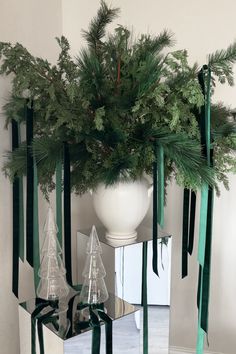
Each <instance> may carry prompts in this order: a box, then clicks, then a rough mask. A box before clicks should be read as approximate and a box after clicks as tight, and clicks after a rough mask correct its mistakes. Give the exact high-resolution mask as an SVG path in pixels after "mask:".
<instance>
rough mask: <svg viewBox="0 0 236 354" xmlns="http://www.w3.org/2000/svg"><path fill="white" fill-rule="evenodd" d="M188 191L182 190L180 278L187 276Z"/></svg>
mask: <svg viewBox="0 0 236 354" xmlns="http://www.w3.org/2000/svg"><path fill="white" fill-rule="evenodd" d="M189 195H190V191H189V189H187V188H185V189H184V200H183V228H182V278H184V277H186V276H187V275H188V229H189Z"/></svg>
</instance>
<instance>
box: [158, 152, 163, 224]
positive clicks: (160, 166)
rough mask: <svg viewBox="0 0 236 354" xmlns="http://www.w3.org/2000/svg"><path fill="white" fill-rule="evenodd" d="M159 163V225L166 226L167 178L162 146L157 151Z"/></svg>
mask: <svg viewBox="0 0 236 354" xmlns="http://www.w3.org/2000/svg"><path fill="white" fill-rule="evenodd" d="M157 161H158V218H157V221H158V224H159V225H160V227H161V228H163V226H164V204H165V176H164V150H163V147H162V146H161V145H159V146H158V149H157Z"/></svg>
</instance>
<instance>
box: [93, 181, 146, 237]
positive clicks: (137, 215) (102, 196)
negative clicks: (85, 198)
mask: <svg viewBox="0 0 236 354" xmlns="http://www.w3.org/2000/svg"><path fill="white" fill-rule="evenodd" d="M152 190H153V188H152V186H150V184H149V183H148V181H147V180H146V179H145V178H141V179H139V180H136V181H121V182H118V183H116V184H114V185H111V186H105V185H104V184H99V185H98V187H97V189H96V190H95V191H93V192H92V196H93V205H94V209H95V212H96V214H97V216H98V218H99V219H100V221H101V222H102V223H103V225H104V226H105V227H106V230H107V232H106V238H107V239H109V240H111V241H113V242H115V241H120V240H123V241H128V240H130V239H134V238H136V237H137V232H136V228H137V227H138V225H139V224H140V223H141V221H142V220H143V218H144V217H145V215H146V213H147V211H148V208H149V205H150V197H151V195H152Z"/></svg>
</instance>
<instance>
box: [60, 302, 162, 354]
mask: <svg viewBox="0 0 236 354" xmlns="http://www.w3.org/2000/svg"><path fill="white" fill-rule="evenodd" d="M148 315H149V354H168V346H169V343H168V342H169V340H168V338H169V308H168V307H165V306H150V307H149V311H148ZM141 319H142V314H141ZM141 322H142V321H141ZM113 326H114V327H113V331H114V333H115V332H116V336H114V345H113V348H114V350H113V353H114V354H139V353H140V354H141V353H142V352H143V351H142V323H141V330H138V329H137V327H136V324H135V320H134V316H127V317H125V318H122V322H120V323H119V321H115V322H114V325H113ZM102 337H104V333H102ZM81 340H83V339H82V338H80V341H81ZM138 343H139V344H138ZM103 348H104V343H102V349H101V354H103V353H105V351H104V349H103ZM65 354H80V353H78V349H77V348H76V337H75V338H73V339H72V340H71V341H70V345H66V351H65ZM83 354H90V345H89V343H88V338H86V337H85V338H84V343H83Z"/></svg>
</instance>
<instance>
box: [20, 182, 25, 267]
mask: <svg viewBox="0 0 236 354" xmlns="http://www.w3.org/2000/svg"><path fill="white" fill-rule="evenodd" d="M19 256H20V259H21V260H22V262H24V260H25V232H24V187H23V177H19Z"/></svg>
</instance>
